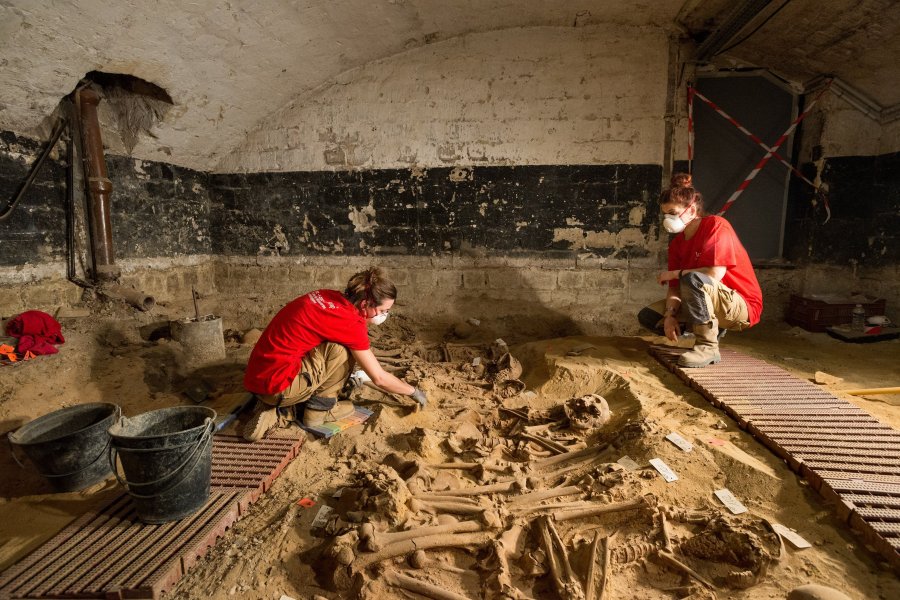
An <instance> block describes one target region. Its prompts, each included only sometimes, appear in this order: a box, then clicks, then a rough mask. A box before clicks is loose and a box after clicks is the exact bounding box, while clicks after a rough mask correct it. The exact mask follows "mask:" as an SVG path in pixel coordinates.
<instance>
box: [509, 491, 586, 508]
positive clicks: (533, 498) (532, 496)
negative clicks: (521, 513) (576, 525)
mask: <svg viewBox="0 0 900 600" xmlns="http://www.w3.org/2000/svg"><path fill="white" fill-rule="evenodd" d="M581 491H582V490H581V488H580V487H578V486H577V485H569V486H564V487H558V488H550V489H549V490H538V491H536V492H530V493H528V494H522V495H521V496H513V497H512V498H511V499H510V500H509V502H508V503H507V506H509V508H519V507H521V508H528V507H529V506H528V505H529V504H531V503H537V502H541V501H543V500H550V499H552V498H560V497H562V496H574V495H575V494H580V493H581Z"/></svg>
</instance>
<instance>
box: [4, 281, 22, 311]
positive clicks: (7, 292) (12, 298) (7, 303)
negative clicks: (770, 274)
mask: <svg viewBox="0 0 900 600" xmlns="http://www.w3.org/2000/svg"><path fill="white" fill-rule="evenodd" d="M20 288H21V284H14V285H12V286H0V317H11V316H13V315H16V314H19V313H20V312H22V310H23V306H22V297H21V293H20Z"/></svg>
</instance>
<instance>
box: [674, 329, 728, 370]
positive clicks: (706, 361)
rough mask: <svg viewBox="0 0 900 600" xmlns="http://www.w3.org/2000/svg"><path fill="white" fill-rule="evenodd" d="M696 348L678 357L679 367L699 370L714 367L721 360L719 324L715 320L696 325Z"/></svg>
mask: <svg viewBox="0 0 900 600" xmlns="http://www.w3.org/2000/svg"><path fill="white" fill-rule="evenodd" d="M693 329H694V348H693V350H690V351H688V352H685V353H684V354H682V355H681V356H679V357H678V366H679V367H690V368H699V367H705V366H706V365H712V364H715V363H717V362H719V361H720V360H722V357H721V356H720V355H719V323H718V321H716V320H715V319H713V320H712V321H710V322H709V323H702V324H699V325H694V328H693Z"/></svg>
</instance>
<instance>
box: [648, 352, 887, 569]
mask: <svg viewBox="0 0 900 600" xmlns="http://www.w3.org/2000/svg"><path fill="white" fill-rule="evenodd" d="M683 352H686V350H685V349H682V348H670V347H668V346H653V347H651V349H650V353H651V354H652V355H653V356H654V357H656V359H657V360H659V361H660V362H661V363H662V364H663V365H665V366H666V367H668V368H669V370H671V371H673V372H674V373H676V374H677V375H678V376H679V377H680V378H681V379H682V380H684V381H685V382H686V383H687V384H688V385H690V386H691V387H692V388H694V389H696V390H697V391H698V392H699V393H700V394H701V395H703V396H704V397H705V398H706V399H707V400H709V401H710V402H711V403H712V404H713V405H714V406H716V407H717V408H720V409H722V410H723V411H725V412H726V413H728V414H729V415H730V416H731V417H732V418H734V419H735V420H736V421H737V422H738V424H740V426H741V427H742V428H744V429H747V430H748V431H750V433H752V434H753V435H754V436H755V437H756V438H757V439H759V440H760V441H761V442H762V443H763V444H765V445H766V446H767V447H768V448H769V449H770V450H771V451H772V452H774V453H775V454H776V455H778V456H779V457H781V458H782V459H784V460H785V461H787V463H788V465H790V467H791V469H793V470H794V471H796V472H797V473H799V474H800V475H801V476H802V477H803V478H804V479H806V480H807V481H808V482H809V483H810V484H811V485H812V486H813V487H814V488H815V489H816V490H818V491H819V493H821V494H822V496H824V497H825V498H827V499H830V500H833V501H834V503H835V506H836V509H837V513H838V516H839V517H841V518H842V519H844V520H846V521H847V522H848V523H849V524H850V526H851V527H852V528H853V529H855V530H857V531H859V532H861V533H862V534H863V535H864V537H865V539H866V541H867V542H868V543H869V544H870V545H872V546H873V547H875V548H876V549H877V550H878V552H879V553H880V554H881V555H882V556H883V557H884V558H885V559H887V560H888V562H889V563H890V564H891V565H893V566H894V568H896V569H900V553H898V551H900V431H898V430H896V429H894V428H892V427H890V426H888V425H885V424H884V423H882V422H880V421H878V420H877V419H876V418H875V417H873V416H871V415H870V414H868V413H866V412H865V411H863V410H862V409H860V408H859V407H857V406H855V405H853V404H851V403H850V402H847V401H846V400H843V399H841V398H838V397H837V396H835V395H834V394H831V393H829V392H827V391H825V390H823V389H822V388H821V387H819V386H817V385H815V384H813V383H811V382H809V381H806V380H803V379H799V378H797V377H794V376H793V375H791V374H790V373H788V372H787V371H785V370H783V369H780V368H778V367H775V366H773V365H770V364H768V363H766V362H765V361H762V360H758V359H755V358H752V357H750V356H747V355H744V354H741V353H739V352H735V351H734V350H729V349H724V348H723V349H720V352H721V355H722V361H721V362H719V363H717V364H715V365H709V366H708V367H704V368H702V369H684V368H681V367H679V366H678V364H677V361H678V357H679V356H680V355H681V354H682V353H683Z"/></svg>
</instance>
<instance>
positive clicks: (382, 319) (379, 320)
mask: <svg viewBox="0 0 900 600" xmlns="http://www.w3.org/2000/svg"><path fill="white" fill-rule="evenodd" d="M387 318H388V314H387V313H381V314H380V315H375V316H374V317H372V318H371V319H369V323H372V324H373V325H381V324H382V323H384V322H385V321H387Z"/></svg>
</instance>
